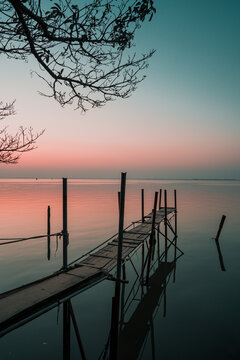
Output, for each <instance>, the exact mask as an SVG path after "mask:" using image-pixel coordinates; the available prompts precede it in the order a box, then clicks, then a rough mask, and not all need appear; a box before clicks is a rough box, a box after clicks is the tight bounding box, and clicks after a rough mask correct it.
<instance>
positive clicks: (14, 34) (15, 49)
mask: <svg viewBox="0 0 240 360" xmlns="http://www.w3.org/2000/svg"><path fill="white" fill-rule="evenodd" d="M155 11H156V10H155V8H154V6H153V0H139V1H135V0H120V1H119V0H92V1H90V0H88V1H87V0H86V3H85V5H84V4H83V1H77V0H55V2H53V1H51V0H2V1H1V3H0V53H2V54H3V53H4V54H5V55H6V56H7V57H9V58H14V59H21V60H27V59H28V58H29V56H33V57H34V58H35V59H36V60H37V62H38V64H39V65H40V70H39V71H37V72H36V74H37V75H38V76H39V77H40V78H42V79H43V80H44V81H45V82H46V83H47V85H48V87H49V90H50V92H49V93H44V94H43V95H45V96H49V97H54V98H55V99H56V100H57V101H58V102H59V103H60V104H61V105H62V106H64V105H65V104H72V103H74V104H75V106H76V108H80V109H82V110H83V111H85V110H87V109H88V108H90V107H97V106H102V105H104V104H105V103H106V102H108V101H111V100H114V99H116V98H126V97H128V96H130V95H131V93H132V92H133V91H134V90H135V89H136V86H137V84H138V83H139V82H141V81H142V80H143V78H144V75H142V70H144V69H145V68H146V67H147V60H148V59H149V57H151V56H152V54H153V52H154V51H150V52H148V53H147V54H142V55H140V56H137V55H136V53H134V52H133V51H132V46H133V45H134V44H133V40H134V35H135V31H136V30H137V29H138V28H139V27H140V26H141V23H142V22H143V21H145V20H146V19H147V20H149V21H150V20H151V19H152V16H153V14H154V12H155ZM42 70H43V71H42Z"/></svg>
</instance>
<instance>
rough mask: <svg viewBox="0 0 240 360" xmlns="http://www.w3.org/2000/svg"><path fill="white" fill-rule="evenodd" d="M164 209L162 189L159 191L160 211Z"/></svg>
mask: <svg viewBox="0 0 240 360" xmlns="http://www.w3.org/2000/svg"><path fill="white" fill-rule="evenodd" d="M161 207H162V189H160V190H159V205H158V209H159V210H160V209H161Z"/></svg>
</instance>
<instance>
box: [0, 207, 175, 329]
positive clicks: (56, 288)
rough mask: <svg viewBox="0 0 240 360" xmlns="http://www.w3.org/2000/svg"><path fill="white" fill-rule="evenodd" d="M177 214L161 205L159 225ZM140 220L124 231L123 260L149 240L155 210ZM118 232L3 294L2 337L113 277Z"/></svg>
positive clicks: (0, 311) (0, 299) (0, 309)
mask: <svg viewBox="0 0 240 360" xmlns="http://www.w3.org/2000/svg"><path fill="white" fill-rule="evenodd" d="M166 210H167V215H169V214H171V213H174V212H175V210H176V209H175V208H172V207H168V208H167V209H164V208H161V209H159V210H157V211H156V218H155V227H157V226H159V225H160V223H161V222H162V221H163V220H164V219H165V211H166ZM144 220H145V221H144V222H142V221H137V222H134V223H132V225H131V226H129V227H128V228H126V229H125V230H124V232H123V242H122V261H123V262H125V261H127V260H128V258H129V257H130V256H131V255H132V254H133V253H134V252H135V251H136V250H137V249H138V248H139V247H140V246H141V245H142V244H144V243H145V242H146V241H147V240H148V239H149V235H150V233H151V229H152V213H150V214H148V215H147V216H145V217H144ZM117 252H118V235H116V236H115V237H113V238H111V239H110V240H109V241H106V242H104V243H103V244H102V245H100V246H98V247H97V248H96V249H95V250H93V251H91V252H89V253H87V254H86V255H84V256H82V258H81V259H80V260H79V261H78V262H76V263H74V265H71V266H69V267H68V268H67V269H66V270H60V271H58V272H56V273H54V274H52V275H50V276H47V277H45V278H42V279H40V280H37V281H34V282H32V283H29V284H26V285H23V286H21V287H18V288H16V289H13V290H10V291H7V292H5V293H2V294H1V295H0V336H1V333H2V332H3V333H4V330H5V329H6V328H9V327H10V328H11V326H13V325H14V324H16V323H21V322H24V319H25V318H26V317H29V316H32V317H34V314H35V316H37V315H36V314H37V313H39V311H41V310H42V309H44V308H46V307H49V308H51V306H52V307H54V306H56V304H58V303H59V302H61V300H63V299H66V298H67V297H71V294H73V293H74V292H77V291H82V290H84V289H87V288H88V287H90V286H92V285H94V284H96V283H98V282H99V281H101V280H103V279H105V278H107V277H109V275H110V272H111V271H112V270H113V269H114V268H115V267H116V265H117Z"/></svg>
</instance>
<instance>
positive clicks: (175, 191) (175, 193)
mask: <svg viewBox="0 0 240 360" xmlns="http://www.w3.org/2000/svg"><path fill="white" fill-rule="evenodd" d="M174 209H175V210H174V213H175V236H176V237H177V190H174Z"/></svg>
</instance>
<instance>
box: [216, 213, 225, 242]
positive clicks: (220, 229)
mask: <svg viewBox="0 0 240 360" xmlns="http://www.w3.org/2000/svg"><path fill="white" fill-rule="evenodd" d="M225 219H226V215H223V216H222V218H221V221H220V224H219V228H218V232H217V236H216V238H215V240H216V241H218V239H219V236H220V234H221V231H222V228H223V224H224V221H225Z"/></svg>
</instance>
